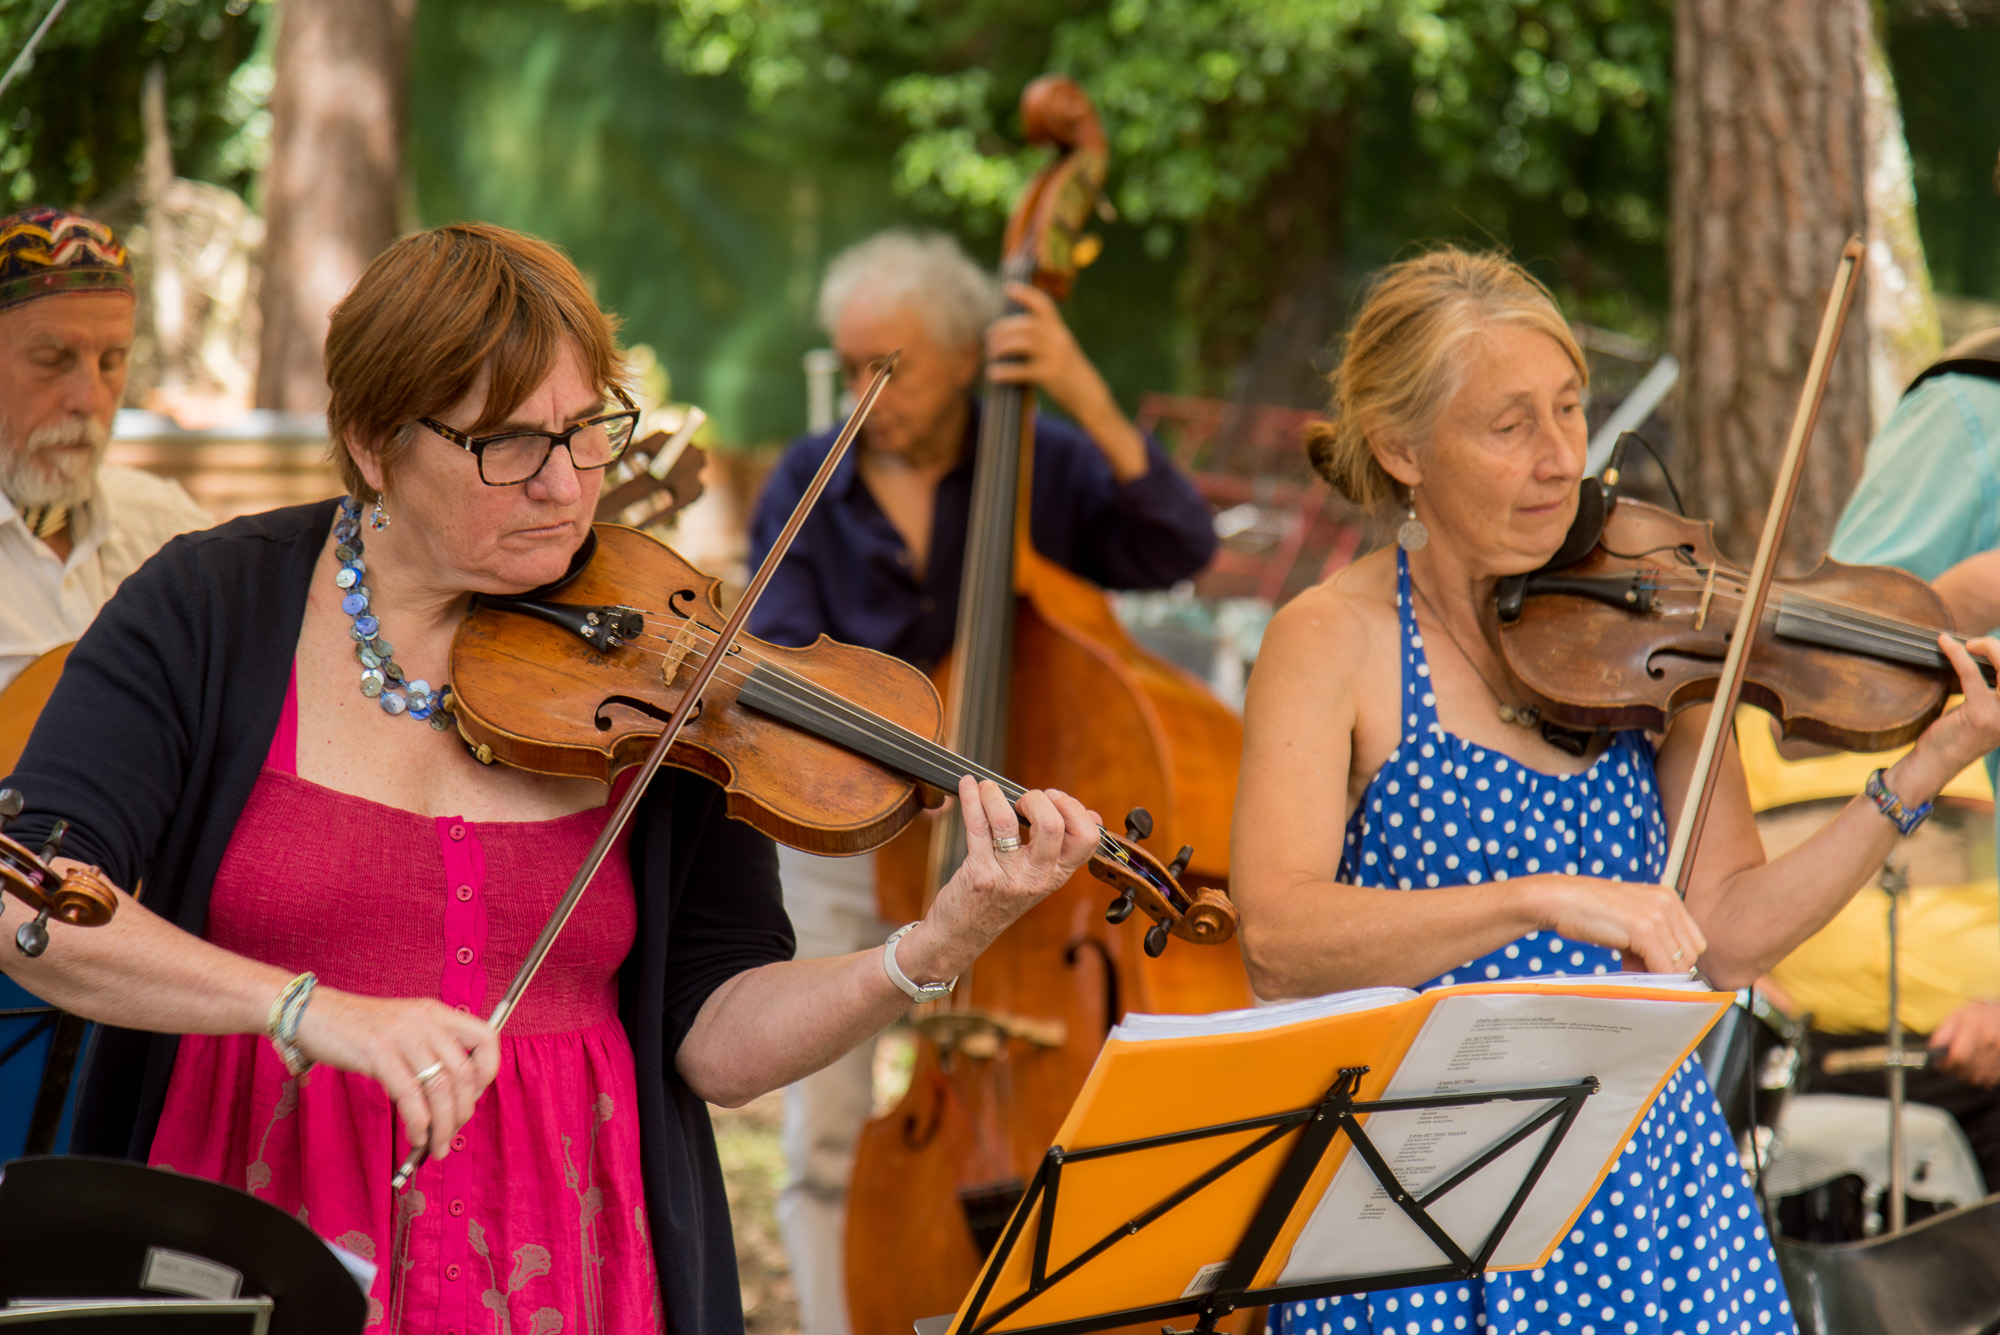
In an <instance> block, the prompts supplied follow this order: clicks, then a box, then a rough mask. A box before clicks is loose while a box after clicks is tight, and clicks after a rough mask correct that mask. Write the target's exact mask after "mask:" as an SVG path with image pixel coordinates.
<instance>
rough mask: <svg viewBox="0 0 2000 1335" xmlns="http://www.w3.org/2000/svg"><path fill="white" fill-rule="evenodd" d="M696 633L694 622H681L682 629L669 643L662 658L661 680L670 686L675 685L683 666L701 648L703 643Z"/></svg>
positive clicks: (676, 632) (675, 633)
mask: <svg viewBox="0 0 2000 1335" xmlns="http://www.w3.org/2000/svg"><path fill="white" fill-rule="evenodd" d="M694 632H695V624H694V622H692V621H683V622H681V625H680V629H679V630H677V631H675V632H674V638H673V639H672V640H669V641H668V642H667V651H666V653H664V654H662V655H661V656H660V680H661V681H662V682H664V683H666V684H667V685H668V686H671V685H673V684H674V678H675V677H678V676H679V675H680V671H681V664H683V663H685V662H687V660H688V657H689V656H690V655H691V654H693V653H694V652H695V651H696V650H697V649H699V648H700V647H701V641H700V640H699V639H698V638H697V637H696V635H695V633H694Z"/></svg>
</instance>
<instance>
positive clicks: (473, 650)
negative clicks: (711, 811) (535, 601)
mask: <svg viewBox="0 0 2000 1335" xmlns="http://www.w3.org/2000/svg"><path fill="white" fill-rule="evenodd" d="M594 531H595V533H596V534H597V540H598V544H597V551H596V554H595V555H594V556H593V557H592V558H591V560H590V561H589V563H588V565H586V566H585V567H584V568H583V570H582V571H581V573H579V574H578V575H577V576H576V577H575V578H574V579H573V580H572V581H570V582H569V583H567V584H564V585H563V586H562V587H561V589H560V590H559V591H557V592H555V593H553V594H552V595H551V596H550V598H549V599H547V600H546V602H547V604H548V605H551V606H558V607H563V608H578V609H584V608H593V607H594V608H599V609H602V612H603V613H605V614H615V612H614V609H623V610H624V611H627V612H631V611H635V610H637V609H632V608H630V607H628V606H627V604H628V602H629V600H631V599H632V598H633V597H634V596H635V594H634V592H633V591H634V590H645V591H646V592H647V595H648V597H649V600H650V601H652V602H653V603H654V604H655V606H654V607H652V608H649V609H646V610H644V611H643V612H641V613H640V615H641V616H642V617H643V618H644V629H643V633H642V635H641V636H638V637H633V638H631V639H629V640H626V641H625V642H624V643H621V644H618V645H614V646H606V647H602V648H600V647H598V646H597V645H593V644H592V643H590V642H589V641H586V640H585V639H584V638H582V636H581V635H580V634H578V633H577V632H575V631H573V630H571V629H568V628H565V627H564V626H562V625H560V624H558V623H557V622H555V621H553V620H549V619H545V618H542V617H537V616H534V615H530V614H523V613H522V612H521V611H520V610H518V608H517V607H515V606H510V605H509V604H507V603H506V602H505V601H504V600H491V601H482V602H481V603H479V604H476V605H475V606H474V607H473V609H472V611H471V612H469V613H468V614H467V616H466V617H465V620H464V621H463V622H461V623H460V625H459V628H458V633H457V635H456V636H455V637H454V638H453V640H452V650H451V682H452V712H453V714H454V716H455V717H456V718H457V720H458V727H459V732H460V733H461V734H462V735H463V736H464V737H465V739H466V741H467V742H469V743H470V744H471V745H472V746H473V747H474V748H475V749H478V748H484V753H483V754H482V755H481V758H482V759H497V760H501V761H504V762H505V763H507V764H510V765H515V766H518V767H520V768H523V769H530V770H534V771H536V772H537V773H542V774H563V775H570V776H574V777H579V778H591V779H596V780H598V781H600V782H602V783H607V784H608V783H610V782H611V780H612V779H613V778H614V777H615V776H616V775H617V773H618V772H619V771H620V770H622V769H625V768H627V767H628V766H631V765H636V764H638V763H639V762H640V761H641V760H643V759H644V758H645V754H646V751H647V749H648V748H649V747H650V746H651V744H652V742H653V740H654V739H655V738H657V737H658V736H659V735H660V730H661V727H662V725H663V724H664V723H665V722H666V720H667V718H668V716H669V715H670V714H671V713H672V711H673V707H674V705H675V704H676V703H678V702H679V700H680V697H681V694H682V692H683V691H684V690H685V688H686V686H687V684H688V682H689V680H691V678H692V676H693V672H694V668H695V666H696V665H698V663H699V662H700V660H701V658H702V657H703V655H704V654H705V651H706V647H707V645H708V644H709V643H711V642H712V641H713V639H714V637H715V633H716V632H717V631H719V630H720V629H721V628H722V624H723V621H724V620H725V618H724V617H723V615H722V610H721V604H720V603H719V601H718V599H717V589H718V588H719V585H720V581H718V580H715V579H712V578H710V577H709V576H707V575H704V574H702V573H701V572H700V571H698V570H696V569H695V568H694V567H693V566H691V565H689V564H688V563H687V562H685V561H683V560H682V559H681V558H680V557H679V556H678V555H677V554H676V553H675V552H674V551H673V550H672V549H671V548H669V547H667V546H666V545H665V544H663V543H661V542H659V541H658V540H656V539H654V538H651V537H649V536H647V535H646V534H644V533H642V532H640V531H639V530H637V529H632V528H624V527H621V526H619V525H615V524H600V525H597V526H596V528H595V530H594ZM600 624H602V625H609V624H610V621H609V619H608V616H607V617H606V618H605V619H604V620H601V621H600ZM621 638H622V637H621ZM734 657H736V658H738V659H741V660H742V662H743V668H742V669H741V670H732V668H731V666H729V665H725V667H724V668H723V670H722V672H720V673H719V674H718V675H717V677H716V679H715V681H714V683H713V684H712V685H711V686H710V687H709V690H708V693H707V695H706V696H705V697H704V699H703V701H702V708H701V713H700V714H699V715H698V716H697V717H695V718H694V719H693V720H692V721H691V722H689V724H688V725H687V728H686V730H685V731H684V732H683V733H682V734H681V737H680V739H679V740H678V741H676V742H675V744H674V748H673V750H672V751H670V752H669V753H668V755H667V762H666V763H668V764H669V765H673V766H676V767H677V768H680V769H687V770H692V771H694V772H695V773H697V774H701V775H705V776H706V777H708V778H710V779H712V780H714V781H715V782H716V783H717V784H719V785H721V787H722V789H723V790H724V792H726V793H727V794H728V796H729V814H730V815H732V816H734V817H736V818H737V819H739V820H743V821H747V822H748V823H750V824H751V825H754V826H756V827H757V828H758V829H760V830H762V831H763V832H764V833H766V834H768V835H770V836H771V837H772V838H774V839H777V840H779V841H780V842H782V843H786V844H789V845H791V846H792V847H794V848H802V849H806V850H807V851H810V852H815V853H827V854H835V855H839V854H849V853H861V852H866V851H867V850H869V849H871V848H875V847H877V846H879V845H881V844H883V843H885V842H887V841H888V840H889V839H890V838H891V837H893V836H894V835H895V834H896V833H897V832H898V831H899V830H901V829H902V828H903V827H904V826H905V825H907V824H909V822H910V819H911V818H912V817H913V816H915V815H916V813H917V812H918V811H920V810H922V808H923V802H922V800H921V798H920V796H919V794H918V792H917V785H916V783H915V781H914V780H912V779H910V778H907V777H905V776H904V775H901V774H896V773H892V772H890V771H888V770H885V769H883V768H882V766H880V765H878V764H876V763H875V762H873V761H871V760H868V759H866V758H865V757H863V756H860V755H858V754H856V753H855V752H853V751H851V750H848V749H847V748H845V747H842V746H839V745H836V744H835V743H833V742H829V741H824V740H822V739H820V738H817V737H813V736H810V735H807V734H803V733H801V732H800V731H799V730H798V729H796V728H794V727H792V726H790V725H788V724H786V723H784V722H781V721H779V720H778V719H775V718H772V717H770V716H768V715H766V714H763V713H760V712H758V711H756V710H753V709H741V708H736V707H735V706H736V704H737V701H738V698H739V696H740V695H741V694H742V692H743V691H744V689H745V687H746V685H747V684H748V683H749V682H750V681H751V679H752V673H753V670H754V669H759V668H762V669H765V670H766V671H767V674H768V670H769V669H771V668H782V669H784V670H786V671H788V672H790V673H792V674H795V675H797V676H799V677H803V678H806V679H808V680H810V681H811V682H813V683H815V684H817V685H819V686H821V687H823V688H825V689H827V690H829V691H831V692H833V693H835V694H839V695H842V696H845V697H849V698H854V699H860V700H865V701H867V702H868V707H869V709H870V710H871V711H872V712H874V713H875V714H877V715H879V716H881V717H883V718H886V719H888V720H890V721H891V722H894V723H897V724H900V725H901V726H903V727H905V728H907V729H909V730H910V731H911V732H914V733H918V734H920V735H921V736H923V737H926V738H932V739H935V738H936V737H937V735H938V726H939V725H938V720H939V710H940V706H939V703H938V697H937V692H936V691H934V690H933V689H932V688H931V684H930V681H929V680H928V679H927V678H926V677H925V676H924V674H923V673H921V672H919V671H917V670H916V669H915V668H912V667H910V666H909V665H908V664H906V663H903V662H901V661H900V660H897V659H894V658H890V657H889V656H887V655H886V654H878V653H876V652H875V651H873V650H871V649H858V648H855V647H854V646H852V645H846V644H837V643H835V642H834V641H831V640H826V639H822V640H821V641H820V642H819V643H818V644H816V645H814V646H812V647H810V648H806V649H787V648H784V647H782V646H779V645H775V644H767V643H765V642H763V641H761V640H754V639H752V638H750V637H749V636H747V635H746V636H743V637H741V639H740V640H739V643H738V645H737V650H736V652H735V654H734Z"/></svg>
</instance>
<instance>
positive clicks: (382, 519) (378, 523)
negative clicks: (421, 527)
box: [368, 496, 1423, 547]
mask: <svg viewBox="0 0 2000 1335" xmlns="http://www.w3.org/2000/svg"><path fill="white" fill-rule="evenodd" d="M368 527H370V528H372V529H374V530H375V531H376V532H377V533H380V532H381V531H382V530H383V529H385V528H387V527H389V512H388V511H387V510H384V509H383V508H382V498H381V497H380V496H377V497H376V498H375V508H374V509H373V510H370V511H369V512H368ZM1405 527H1407V525H1406V526H1405ZM1417 527H1418V528H1422V527H1423V525H1421V524H1419V525H1417ZM1417 545H1418V546H1419V547H1421V546H1422V545H1423V543H1422V542H1419V543H1418V544H1417Z"/></svg>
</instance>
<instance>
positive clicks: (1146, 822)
mask: <svg viewBox="0 0 2000 1335" xmlns="http://www.w3.org/2000/svg"><path fill="white" fill-rule="evenodd" d="M1125 837H1126V838H1127V839H1130V840H1132V841H1133V842H1134V843H1137V842H1138V841H1139V840H1141V839H1151V838H1152V837H1153V813H1152V812H1150V811H1148V810H1146V808H1144V807H1133V808H1132V809H1131V810H1130V811H1128V812H1126V813H1125Z"/></svg>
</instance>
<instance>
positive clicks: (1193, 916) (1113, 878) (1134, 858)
mask: <svg viewBox="0 0 2000 1335" xmlns="http://www.w3.org/2000/svg"><path fill="white" fill-rule="evenodd" d="M1134 815H1137V816H1145V815H1146V812H1145V810H1144V809H1143V808H1134ZM1151 823H1152V822H1151V819H1150V818H1148V819H1147V820H1146V821H1145V822H1144V824H1145V825H1146V826H1148V827H1150V826H1151ZM1138 824H1140V822H1138V821H1135V820H1134V819H1133V817H1132V816H1127V817H1126V821H1125V828H1126V832H1127V834H1128V835H1129V834H1130V832H1131V831H1132V830H1133V829H1134V828H1135V826H1137V825H1138ZM1104 842H1105V845H1106V848H1105V851H1103V852H1100V853H1098V854H1097V856H1095V857H1093V858H1092V859H1091V860H1090V874H1091V875H1093V876H1095V877H1096V878H1097V879H1098V880H1100V881H1102V882H1104V883H1105V884H1106V885H1108V886H1110V887H1111V888H1112V889H1113V890H1116V891H1117V892H1118V898H1116V899H1114V900H1112V901H1111V906H1110V907H1109V908H1107V909H1106V910H1105V911H1104V918H1105V921H1107V922H1111V923H1121V922H1124V921H1125V920H1126V919H1127V918H1129V917H1131V916H1132V910H1133V909H1135V908H1136V909H1142V910H1144V912H1145V914H1146V916H1147V917H1149V918H1151V919H1152V920H1153V925H1152V927H1150V928H1148V929H1147V931H1146V941H1145V944H1146V953H1147V954H1148V955H1150V956H1153V957H1154V958H1158V956H1159V954H1160V952H1161V951H1163V950H1165V949H1166V948H1167V941H1168V939H1169V938H1170V937H1176V936H1177V937H1179V938H1180V939H1181V940H1183V941H1192V942H1194V943H1195V944H1196V945H1201V946H1219V945H1221V944H1222V943H1224V942H1225V941H1228V940H1229V939H1230V938H1231V937H1233V936H1235V935H1236V906H1235V905H1234V904H1232V903H1230V902H1229V896H1228V895H1226V894H1224V893H1223V892H1222V891H1220V890H1215V889H1210V888H1206V887H1204V888H1203V889H1200V890H1195V891H1189V890H1187V889H1186V888H1184V887H1183V886H1182V885H1181V883H1180V873H1181V872H1182V871H1184V870H1186V868H1187V864H1188V859H1189V858H1191V857H1193V856H1194V850H1193V849H1191V848H1188V847H1185V846H1183V847H1182V849H1181V851H1180V853H1179V854H1178V855H1176V857H1175V858H1174V860H1173V862H1171V863H1162V862H1161V861H1160V860H1159V859H1158V858H1157V857H1155V856H1153V854H1152V853H1150V852H1148V851H1147V850H1146V849H1144V848H1142V847H1141V846H1140V845H1139V844H1138V843H1136V842H1134V841H1133V840H1132V839H1130V838H1125V839H1120V838H1119V837H1118V836H1117V835H1114V834H1112V833H1110V832H1109V831H1106V832H1105V834H1104Z"/></svg>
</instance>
